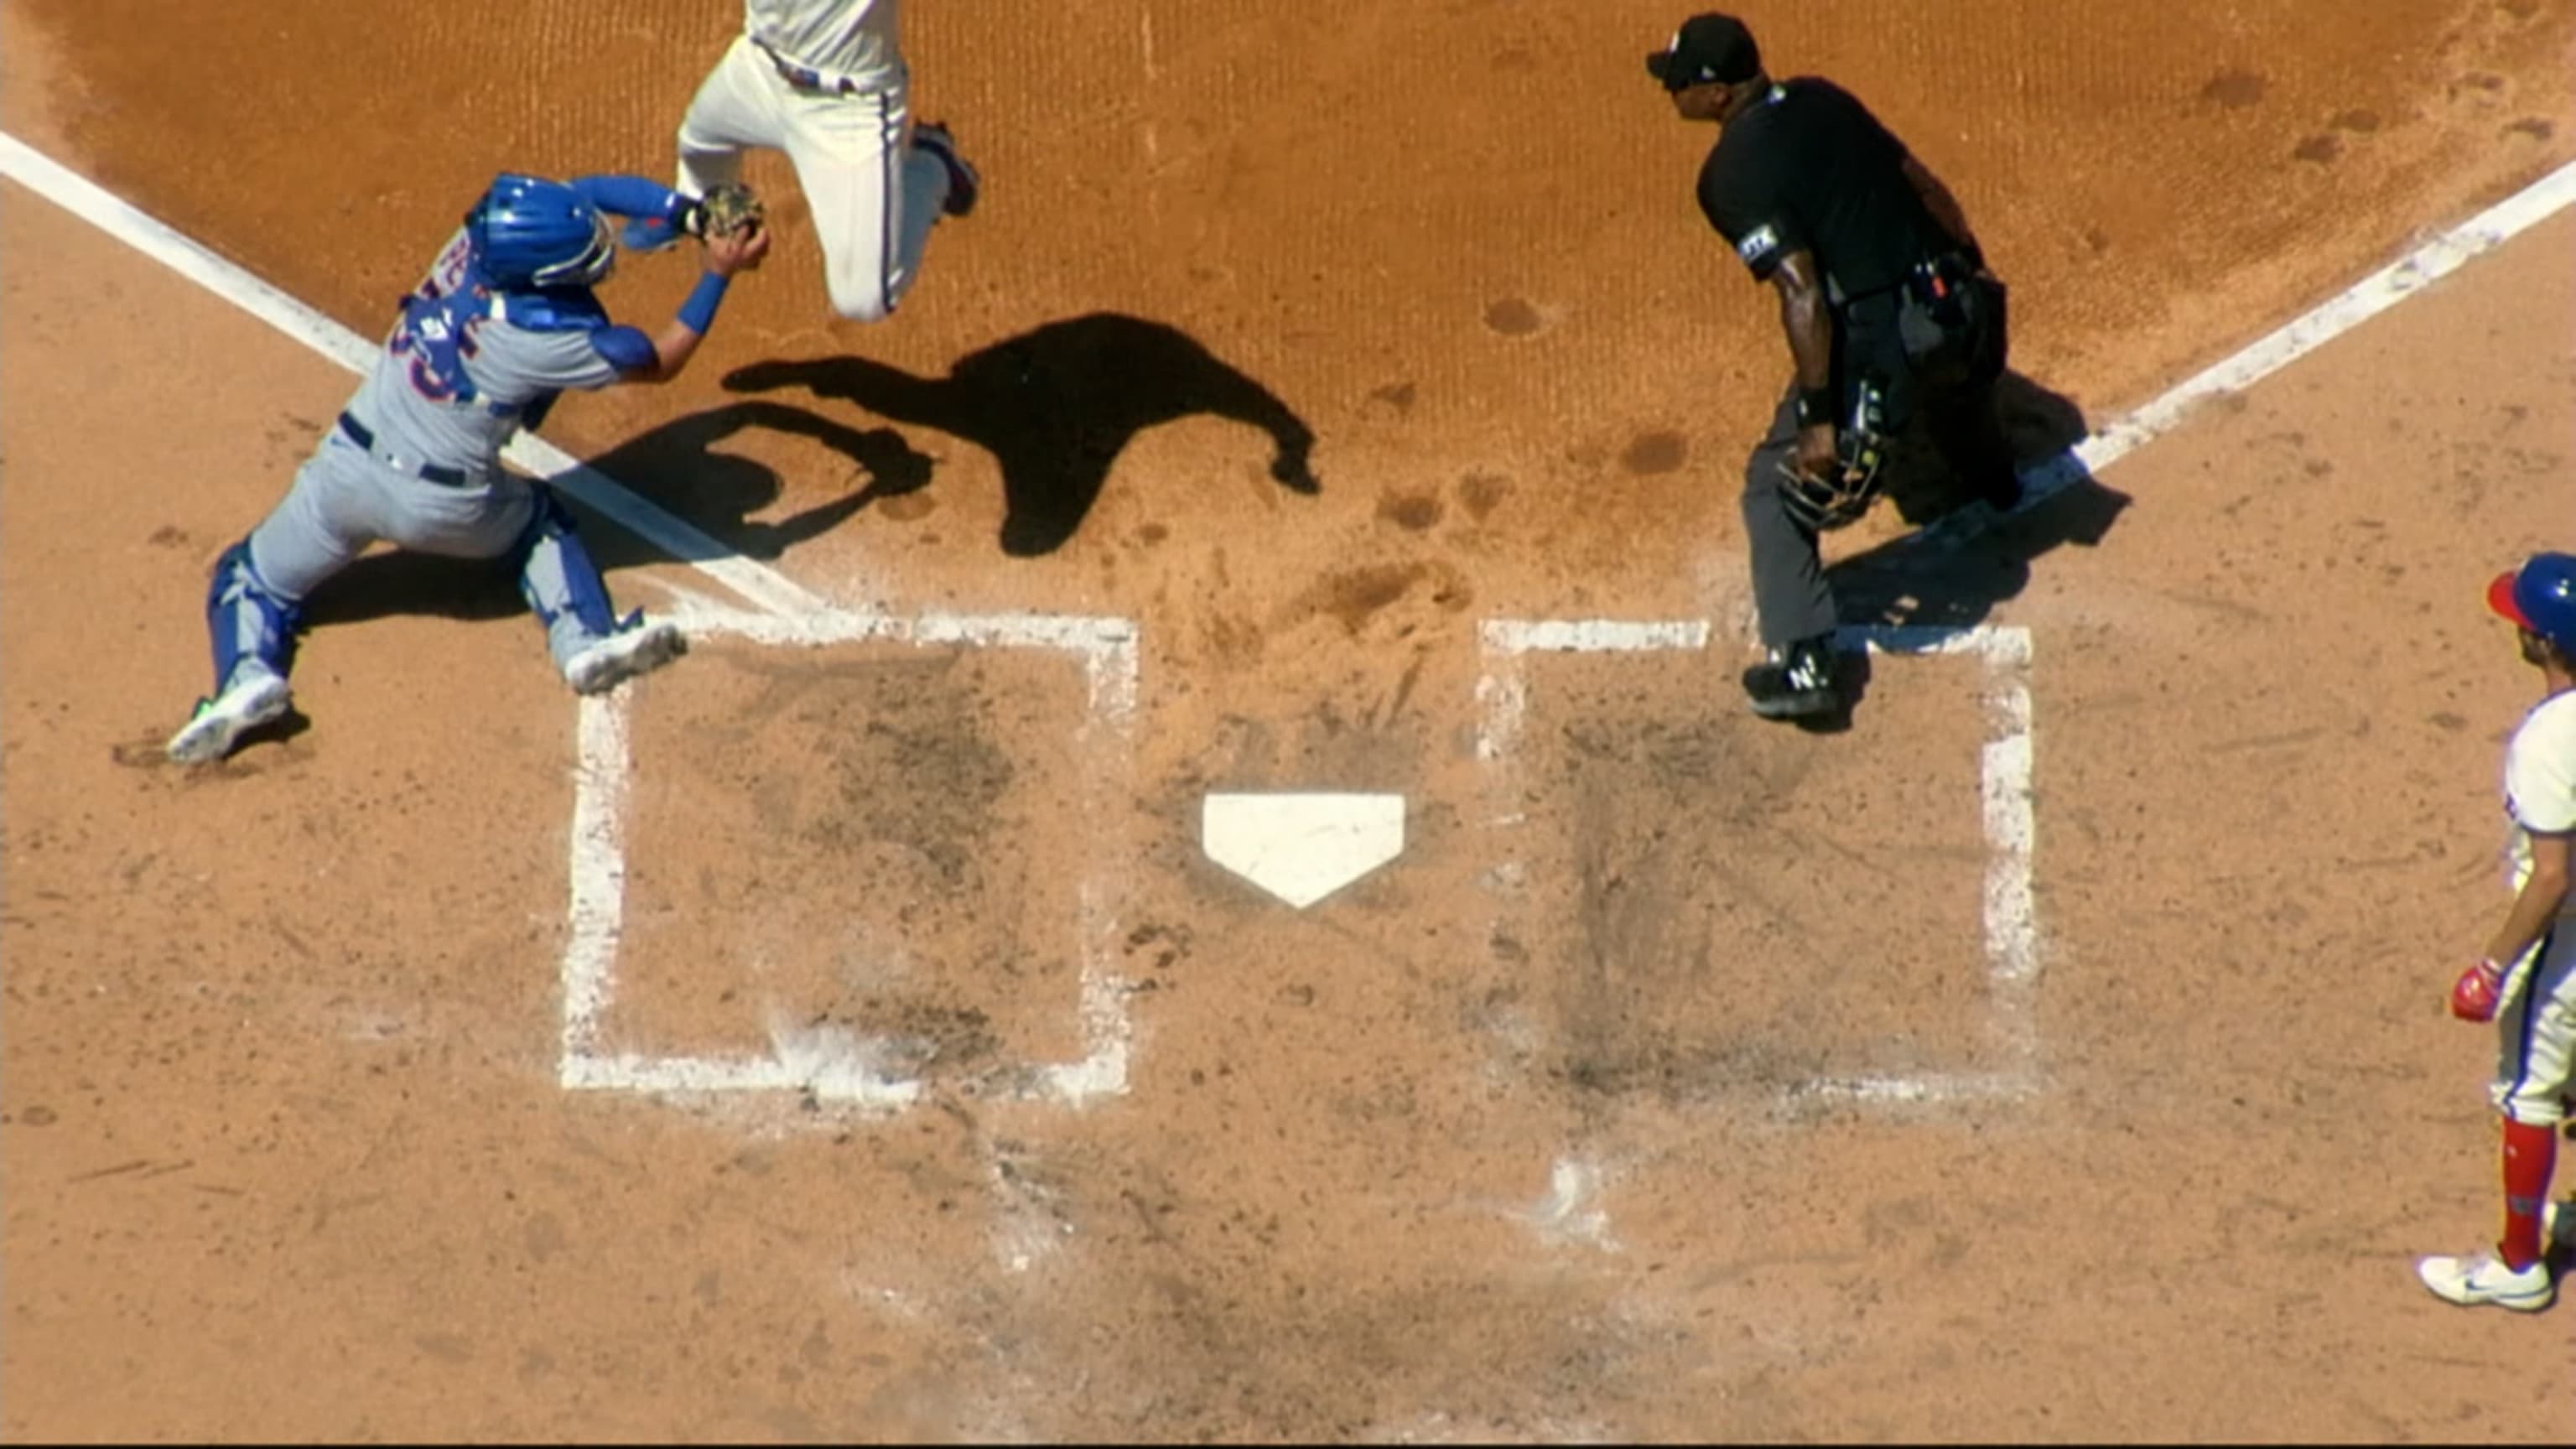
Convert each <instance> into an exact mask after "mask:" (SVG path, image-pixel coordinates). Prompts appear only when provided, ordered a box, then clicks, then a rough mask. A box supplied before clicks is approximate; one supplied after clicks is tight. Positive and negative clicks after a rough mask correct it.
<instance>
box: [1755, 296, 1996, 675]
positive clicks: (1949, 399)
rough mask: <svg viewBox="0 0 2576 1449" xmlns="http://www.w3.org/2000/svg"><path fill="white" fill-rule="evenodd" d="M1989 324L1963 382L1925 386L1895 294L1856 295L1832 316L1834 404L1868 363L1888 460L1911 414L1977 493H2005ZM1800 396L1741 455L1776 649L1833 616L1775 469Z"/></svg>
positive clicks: (1811, 538) (1766, 622)
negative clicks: (1903, 334) (1882, 413)
mask: <svg viewBox="0 0 2576 1449" xmlns="http://www.w3.org/2000/svg"><path fill="white" fill-rule="evenodd" d="M1988 330H1989V332H1990V335H1989V336H1987V337H1984V338H1981V339H1979V341H1978V344H1977V351H1978V353H1979V358H1978V365H1977V367H1976V369H1975V371H1974V372H1973V373H1972V374H1971V375H1970V376H1969V378H1968V380H1967V381H1965V382H1962V383H1959V384H1956V385H1954V386H1949V387H1943V388H1937V389H1936V388H1929V387H1926V386H1924V385H1922V384H1921V383H1920V382H1919V381H1918V380H1917V379H1916V378H1915V377H1914V375H1913V370H1912V368H1911V367H1910V366H1909V365H1908V364H1907V362H1906V359H1905V348H1904V344H1903V342H1902V341H1901V340H1900V336H1899V333H1898V330H1897V325H1896V301H1895V298H1894V297H1893V296H1892V295H1882V296H1880V297H1875V298H1864V299H1862V300H1861V301H1859V302H1857V303H1855V304H1853V306H1852V307H1851V308H1850V309H1849V310H1848V312H1847V313H1846V314H1840V315H1837V316H1836V317H1835V319H1834V391H1835V394H1836V398H1835V412H1836V413H1837V414H1838V415H1839V414H1841V413H1843V412H1844V411H1845V409H1846V408H1847V407H1848V406H1849V404H1850V402H1851V394H1850V392H1849V391H1848V388H1849V386H1850V382H1851V379H1852V378H1853V377H1854V376H1855V375H1856V372H1857V370H1858V369H1863V368H1866V369H1868V370H1870V371H1871V372H1872V373H1874V375H1876V376H1878V377H1880V378H1881V379H1883V380H1884V381H1885V384H1886V388H1887V409H1886V411H1887V421H1888V431H1889V433H1890V435H1891V436H1890V439H1889V442H1890V448H1889V453H1890V463H1891V464H1893V463H1894V461H1895V456H1894V455H1895V453H1896V450H1897V449H1898V448H1901V447H1906V446H1911V444H1912V443H1913V441H1914V435H1911V434H1910V433H1909V431H1908V424H1909V422H1916V423H1919V425H1920V427H1921V429H1922V433H1923V434H1924V435H1928V437H1926V438H1925V441H1928V442H1929V443H1930V444H1931V446H1932V447H1933V448H1934V449H1935V450H1936V451H1938V452H1939V454H1940V455H1941V461H1942V462H1943V463H1944V464H1945V465H1946V466H1948V468H1949V469H1950V471H1951V472H1952V473H1953V474H1955V475H1957V477H1958V478H1959V480H1960V481H1961V482H1962V483H1963V484H1965V485H1967V487H1968V488H1969V489H1970V490H1972V492H1973V494H1974V495H1976V496H1987V497H1991V496H1997V495H2000V494H2005V493H2008V492H2009V485H2010V482H2011V478H2012V471H2013V464H2012V450H2011V448H2010V446H2009V445H2008V444H2007V443H2006V441H2005V439H2004V433H2003V421H2002V419H2001V417H1999V416H1998V415H1997V413H1996V411H1995V382H1996V380H1997V379H1999V378H2001V377H2002V376H2003V371H2004V354H2005V347H2006V339H2005V326H2004V318H2003V315H2002V312H2001V310H2000V307H1998V309H1997V311H1996V312H1995V313H1994V314H1993V315H1992V318H1991V322H1990V324H1989V327H1988ZM1797 401H1798V394H1797V387H1796V384H1795V383H1794V382H1793V383H1792V384H1791V386H1790V388H1789V390H1788V391H1786V392H1784V393H1783V394H1782V395H1781V398H1780V406H1779V408H1778V410H1777V411H1775V412H1774V413H1773V414H1772V416H1771V430H1770V431H1769V432H1767V433H1765V434H1763V435H1762V441H1761V442H1759V443H1756V444H1755V445H1754V447H1753V453H1752V456H1750V457H1748V458H1747V459H1746V460H1745V463H1744V497H1743V508H1744V536H1745V543H1746V546H1747V548H1748V549H1749V550H1750V552H1751V560H1752V568H1753V609H1754V613H1755V614H1756V615H1757V616H1758V617H1759V619H1760V622H1761V629H1762V642H1763V644H1764V645H1765V646H1767V647H1769V648H1773V649H1782V648H1786V647H1787V646H1789V645H1791V644H1794V643H1796V642H1798V641H1799V640H1801V639H1812V638H1815V637H1816V636H1818V635H1820V634H1830V633H1832V632H1833V631H1834V629H1835V627H1836V626H1837V624H1838V623H1839V622H1840V620H1839V619H1838V617H1837V616H1836V614H1835V612H1834V592H1833V589H1832V587H1831V586H1830V585H1828V584H1827V583H1826V582H1825V566H1824V560H1823V558H1822V557H1821V556H1820V555H1819V554H1818V553H1817V550H1816V534H1815V531H1814V530H1813V529H1810V528H1807V527H1806V526H1804V525H1802V524H1800V523H1799V522H1798V521H1797V520H1796V519H1795V518H1793V517H1791V516H1790V514H1789V510H1788V506H1787V505H1786V504H1785V503H1783V502H1782V501H1781V498H1780V474H1781V470H1782V469H1783V468H1785V467H1786V466H1787V465H1788V463H1789V460H1790V458H1791V457H1792V456H1793V455H1794V454H1795V453H1796V451H1797V446H1798V407H1797ZM1900 440H1902V441H1900ZM1998 475H2000V476H1998Z"/></svg>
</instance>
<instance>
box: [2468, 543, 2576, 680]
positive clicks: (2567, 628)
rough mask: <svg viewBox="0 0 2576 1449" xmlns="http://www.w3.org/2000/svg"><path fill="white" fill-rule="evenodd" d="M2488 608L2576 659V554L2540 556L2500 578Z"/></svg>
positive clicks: (2490, 590) (2489, 589)
mask: <svg viewBox="0 0 2576 1449" xmlns="http://www.w3.org/2000/svg"><path fill="white" fill-rule="evenodd" d="M2487 607H2488V608H2491V609H2493V610H2495V611H2496V612H2497V613H2499V614H2502V615H2504V616H2505V617H2506V618H2508V619H2511V620H2512V621H2513V622H2514V623H2516V624H2518V625H2520V626H2522V627H2523V628H2525V629H2528V630H2530V631H2531V632H2532V633H2534V634H2537V635H2539V636H2540V637H2541V638H2543V639H2546V640H2548V641H2549V644H2550V646H2551V647H2552V648H2554V649H2556V650H2557V651H2558V652H2559V653H2560V654H2563V655H2566V656H2568V657H2570V658H2576V554H2564V553H2536V554H2533V555H2532V556H2531V557H2529V558H2527V559H2525V560H2523V563H2522V567H2520V568H2518V569H2513V570H2510V571H2508V572H2506V573H2501V574H2498V575H2496V580H2495V582H2494V583H2492V584H2489V585H2487Z"/></svg>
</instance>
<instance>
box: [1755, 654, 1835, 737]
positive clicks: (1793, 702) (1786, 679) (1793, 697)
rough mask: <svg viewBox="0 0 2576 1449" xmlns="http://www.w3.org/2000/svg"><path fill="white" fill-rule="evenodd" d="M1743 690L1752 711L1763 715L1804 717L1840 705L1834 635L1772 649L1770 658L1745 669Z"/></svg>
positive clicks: (1828, 710) (1765, 717)
mask: <svg viewBox="0 0 2576 1449" xmlns="http://www.w3.org/2000/svg"><path fill="white" fill-rule="evenodd" d="M1744 693H1745V695H1746V696H1747V697H1748V698H1750V699H1751V700H1752V701H1753V712H1754V713H1755V714H1758V715H1760V716H1762V717H1763V718H1764V719H1804V718H1807V717H1809V716H1811V715H1820V714H1831V713H1833V712H1834V711H1835V710H1836V709H1839V708H1841V706H1842V702H1843V701H1842V690H1841V688H1840V687H1839V686H1837V685H1836V683H1835V681H1834V641H1833V636H1832V635H1830V634H1824V635H1818V636H1817V637H1815V638H1813V639H1801V640H1799V641H1798V642H1797V643H1795V644H1792V645H1790V646H1789V647H1788V648H1786V649H1774V650H1772V651H1771V657H1770V658H1769V659H1767V660H1765V661H1763V662H1762V663H1760V664H1756V665H1754V666H1753V667H1752V668H1750V669H1748V670H1746V671H1744Z"/></svg>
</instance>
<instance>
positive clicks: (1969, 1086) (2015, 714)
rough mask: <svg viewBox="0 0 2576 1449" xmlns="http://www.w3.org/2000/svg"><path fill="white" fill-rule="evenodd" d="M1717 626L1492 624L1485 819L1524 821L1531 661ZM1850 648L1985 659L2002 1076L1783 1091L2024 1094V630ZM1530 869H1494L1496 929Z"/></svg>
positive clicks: (1991, 895) (2034, 1078) (1989, 987)
mask: <svg viewBox="0 0 2576 1449" xmlns="http://www.w3.org/2000/svg"><path fill="white" fill-rule="evenodd" d="M1712 632H1713V630H1712V627H1711V625H1710V623H1709V621H1708V620H1706V619H1686V620H1664V621H1631V620H1620V619H1494V620H1488V621H1486V623H1485V625H1484V629H1483V633H1482V643H1483V647H1484V657H1485V667H1484V672H1483V674H1482V675H1481V676H1480V677H1479V678H1478V680H1477V682H1476V701H1477V705H1478V722H1477V734H1476V757H1477V759H1478V760H1479V761H1481V762H1482V763H1483V764H1484V766H1485V767H1486V770H1487V772H1488V773H1487V778H1488V780H1489V782H1490V784H1489V789H1488V798H1489V799H1492V800H1495V801H1501V802H1508V803H1506V804H1505V805H1504V806H1503V807H1502V808H1497V809H1496V810H1494V811H1493V813H1492V814H1491V816H1490V817H1489V819H1488V824H1489V826H1490V827H1491V828H1493V829H1494V830H1496V831H1497V832H1507V831H1512V830H1517V829H1520V828H1523V827H1524V826H1525V825H1526V824H1527V820H1526V817H1525V816H1523V815H1522V814H1521V813H1520V811H1519V809H1518V808H1517V799H1516V792H1513V791H1511V790H1510V789H1509V787H1510V785H1511V783H1512V778H1513V777H1512V770H1513V767H1514V765H1515V764H1516V762H1517V760H1518V758H1519V749H1518V745H1519V741H1520V734H1521V727H1522V724H1523V723H1524V721H1525V720H1526V719H1527V717H1528V713H1529V702H1530V684H1529V678H1528V673H1527V670H1526V669H1525V667H1524V661H1525V660H1526V659H1527V657H1528V656H1529V655H1532V654H1651V653H1661V652H1667V651H1679V652H1687V653H1697V652H1701V651H1705V650H1706V649H1707V648H1708V644H1709V639H1710V636H1711V634H1712ZM1836 643H1837V645H1838V646H1839V647H1840V648H1842V649H1844V650H1846V651H1852V650H1859V649H1868V650H1872V651H1875V652H1878V653H1884V654H1908V655H1968V656H1972V657H1974V658H1976V659H1978V660H1979V661H1981V662H1982V663H1983V665H1984V666H1985V691H1984V705H1985V716H1986V742H1985V746H1984V749H1983V751H1982V759H1981V763H1982V772H1981V782H1980V798H1981V804H1982V816H1983V822H1984V828H1985V838H1986V846H1987V860H1986V876H1985V891H1984V924H1985V943H1984V944H1985V957H1986V1012H1987V1021H1986V1025H1987V1030H1988V1031H1989V1032H1991V1033H1992V1034H1993V1036H1994V1037H1995V1039H1996V1042H1997V1045H1998V1046H1999V1047H2000V1049H2001V1051H2002V1054H2003V1057H2004V1059H2005V1061H2006V1062H2007V1063H2008V1065H2007V1066H2006V1067H2005V1068H2004V1069H2003V1070H2000V1071H1994V1072H1937V1071H1933V1072H1913V1073H1903V1074H1895V1075H1886V1076H1860V1077H1819V1078H1812V1079H1810V1080H1807V1081H1803V1082H1798V1083H1794V1084H1792V1085H1790V1086H1788V1087H1786V1088H1784V1089H1782V1090H1781V1092H1780V1093H1779V1094H1778V1095H1779V1096H1780V1097H1781V1098H1782V1099H1784V1100H1786V1101H1787V1102H1789V1103H1792V1104H1796V1103H1801V1102H1816V1101H1836V1100H1839V1101H1847V1102H1868V1103H1886V1104H1925V1103H1946V1102H1976V1101H1994V1100H2007V1101H2009V1100H2019V1099H2023V1098H2027V1097H2030V1096H2032V1095H2034V1094H2035V1093H2036V1092H2038V1090H2039V1089H2040V1088H2041V1087H2042V1085H2043V1082H2042V1079H2041V1073H2040V1068H2039V1042H2038V1034H2037V1028H2036V1020H2035V1017H2036V1011H2035V1008H2036V1004H2037V1003H2036V1001H2035V999H2034V998H2035V996H2036V994H2037V991H2038V987H2039V970H2040V940H2039V920H2038V907H2037V904H2036V901H2035V899H2034V895H2033V888H2032V880H2031V856H2032V848H2033V843H2034V840H2035V838H2036V831H2035V828H2034V822H2033V809H2032V800H2031V770H2032V765H2033V762H2034V758H2035V757H2034V752H2033V748H2032V737H2031V736H2032V723H2031V701H2030V668H2031V643H2030V631H2029V630H2027V629H2022V628H2016V627H2007V626H2000V625H1992V624H1987V625H1980V626H1978V627H1976V628H1973V629H1946V628H1932V627H1894V626H1867V627H1846V628H1844V629H1843V630H1842V631H1841V632H1840V635H1839V636H1838V638H1837V640H1836ZM1525 874H1526V871H1525V868H1524V867H1523V866H1522V865H1521V863H1520V862H1519V861H1517V860H1514V859H1511V858H1509V855H1508V853H1507V855H1506V858H1505V859H1503V860H1502V861H1501V862H1500V863H1498V865H1497V866H1496V867H1495V869H1494V873H1493V876H1492V880H1493V882H1494V887H1495V890H1496V893H1497V895H1498V897H1499V898H1500V899H1501V900H1502V901H1503V902H1504V903H1505V904H1504V905H1502V906H1498V907H1497V912H1496V915H1495V917H1494V919H1493V920H1492V922H1490V927H1491V929H1492V930H1493V931H1494V932H1495V933H1496V934H1501V933H1503V932H1504V931H1505V930H1506V929H1507V921H1506V919H1505V916H1504V911H1505V910H1507V909H1508V903H1509V902H1510V901H1511V900H1513V899H1514V898H1515V897H1516V896H1517V894H1518V891H1519V889H1520V886H1521V885H1522V883H1523V877H1524V876H1525Z"/></svg>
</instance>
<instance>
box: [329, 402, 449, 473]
mask: <svg viewBox="0 0 2576 1449" xmlns="http://www.w3.org/2000/svg"><path fill="white" fill-rule="evenodd" d="M340 433H341V435H342V436H343V437H346V438H347V439H348V440H349V441H350V442H352V443H355V444H357V445H358V446H359V447H361V448H364V449H366V450H367V451H368V452H369V453H373V452H375V451H376V433H375V429H373V428H370V427H368V426H367V425H366V424H365V423H362V422H359V421H358V420H357V419H356V418H353V417H351V416H349V415H348V414H347V413H342V414H340ZM379 461H381V462H383V463H385V464H386V465H388V466H390V467H392V468H394V469H395V470H397V471H399V472H404V473H409V474H411V475H412V476H413V477H415V478H418V479H419V480H420V481H422V482H423V483H435V484H437V485H438V486H439V487H441V488H462V487H464V486H465V485H466V484H467V483H469V482H471V481H472V480H471V479H469V478H467V477H466V476H465V470H464V469H462V468H450V467H446V466H444V465H443V464H438V463H423V464H421V465H420V466H419V467H417V468H414V467H412V466H410V465H408V464H406V463H404V462H403V461H402V460H401V459H399V458H384V459H380V460H379Z"/></svg>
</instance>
